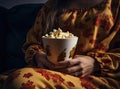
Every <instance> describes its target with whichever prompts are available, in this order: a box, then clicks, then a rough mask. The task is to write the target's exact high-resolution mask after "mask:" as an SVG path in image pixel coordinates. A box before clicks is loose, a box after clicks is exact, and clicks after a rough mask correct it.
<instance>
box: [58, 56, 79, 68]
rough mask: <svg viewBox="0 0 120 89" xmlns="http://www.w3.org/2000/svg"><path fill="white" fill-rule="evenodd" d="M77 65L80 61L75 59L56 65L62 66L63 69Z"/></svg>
mask: <svg viewBox="0 0 120 89" xmlns="http://www.w3.org/2000/svg"><path fill="white" fill-rule="evenodd" d="M77 64H80V61H79V60H78V59H77V58H76V59H72V60H66V61H62V62H59V63H58V65H59V66H64V67H71V66H74V65H77Z"/></svg>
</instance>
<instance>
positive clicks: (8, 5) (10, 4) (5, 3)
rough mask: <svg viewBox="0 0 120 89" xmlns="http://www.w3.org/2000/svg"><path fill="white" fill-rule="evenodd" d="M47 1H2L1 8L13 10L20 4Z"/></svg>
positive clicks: (44, 0) (0, 0)
mask: <svg viewBox="0 0 120 89" xmlns="http://www.w3.org/2000/svg"><path fill="white" fill-rule="evenodd" d="M46 1H47V0H0V6H3V7H5V8H11V7H13V6H15V5H19V4H29V3H45V2H46Z"/></svg>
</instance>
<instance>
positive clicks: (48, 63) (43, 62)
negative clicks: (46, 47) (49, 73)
mask: <svg viewBox="0 0 120 89" xmlns="http://www.w3.org/2000/svg"><path fill="white" fill-rule="evenodd" d="M41 64H42V65H43V66H45V67H47V68H49V69H54V64H53V63H51V62H50V61H49V60H47V59H45V60H41Z"/></svg>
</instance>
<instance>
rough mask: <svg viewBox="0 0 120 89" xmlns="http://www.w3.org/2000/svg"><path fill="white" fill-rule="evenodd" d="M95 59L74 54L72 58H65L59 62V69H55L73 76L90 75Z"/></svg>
mask: <svg viewBox="0 0 120 89" xmlns="http://www.w3.org/2000/svg"><path fill="white" fill-rule="evenodd" d="M94 62H95V60H94V59H93V58H92V57H90V56H82V55H76V56H75V57H74V59H72V60H65V61H62V62H59V63H58V64H59V66H61V67H62V68H61V69H57V70H56V71H59V72H63V73H67V74H70V75H73V76H81V77H84V76H87V75H90V74H91V73H92V72H93V70H94Z"/></svg>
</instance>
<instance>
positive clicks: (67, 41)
mask: <svg viewBox="0 0 120 89" xmlns="http://www.w3.org/2000/svg"><path fill="white" fill-rule="evenodd" d="M42 41H43V46H44V50H45V51H46V54H47V58H48V60H49V61H50V62H52V63H57V62H60V61H64V60H71V59H72V58H73V56H74V53H75V49H76V45H77V41H78V37H73V38H64V39H63V38H59V39H55V38H46V37H43V38H42Z"/></svg>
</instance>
